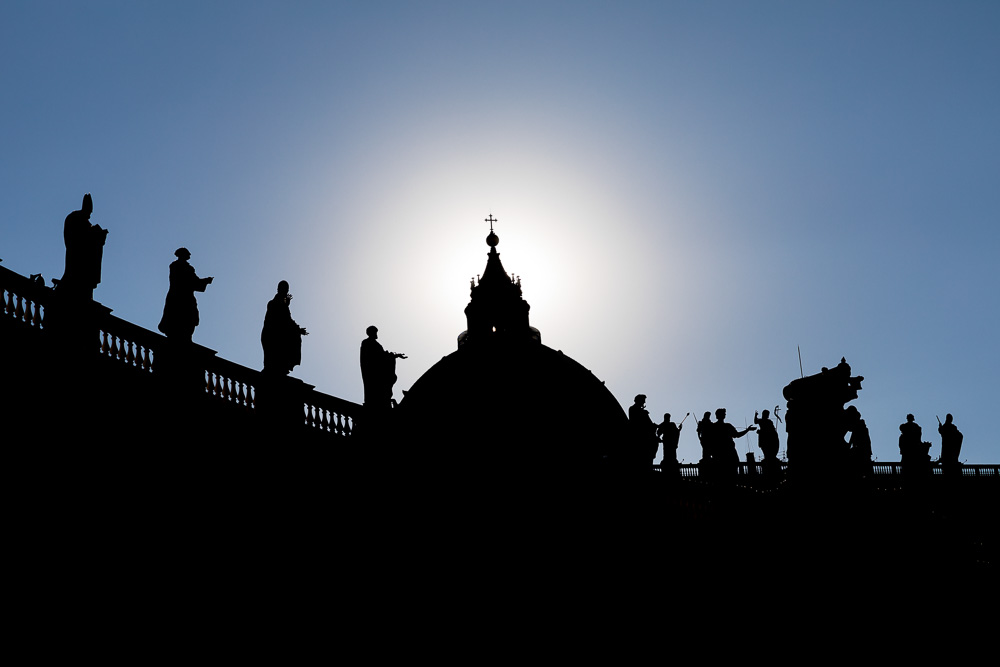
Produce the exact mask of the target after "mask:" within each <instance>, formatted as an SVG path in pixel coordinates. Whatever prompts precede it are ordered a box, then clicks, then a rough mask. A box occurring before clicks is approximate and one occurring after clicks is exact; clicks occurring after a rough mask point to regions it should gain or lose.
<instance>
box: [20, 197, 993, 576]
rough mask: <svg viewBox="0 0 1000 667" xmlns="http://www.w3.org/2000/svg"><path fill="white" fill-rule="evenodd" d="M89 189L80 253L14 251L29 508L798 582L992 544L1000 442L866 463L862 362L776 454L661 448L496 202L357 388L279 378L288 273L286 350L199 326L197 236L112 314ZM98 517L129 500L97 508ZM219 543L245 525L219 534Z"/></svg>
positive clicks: (75, 518)
mask: <svg viewBox="0 0 1000 667" xmlns="http://www.w3.org/2000/svg"><path fill="white" fill-rule="evenodd" d="M92 209H93V202H92V200H91V198H90V196H89V195H88V196H87V197H86V198H85V200H84V206H83V208H82V209H81V211H76V212H73V213H71V214H70V215H69V216H68V217H67V219H66V223H65V232H66V272H65V274H64V276H63V277H62V278H61V279H59V280H57V281H53V283H55V284H54V286H52V287H49V286H46V285H45V284H44V283H43V282H42V281H41V280H40V278H38V277H25V276H22V275H19V274H17V273H15V272H13V271H10V270H8V269H6V268H4V267H2V266H0V297H2V303H0V336H2V338H0V341H2V345H3V348H4V349H5V350H7V351H8V355H7V357H6V362H5V372H4V379H3V383H2V384H3V388H4V389H3V400H2V402H0V403H2V406H3V408H2V409H3V414H4V422H5V424H6V427H5V429H4V443H5V445H6V446H7V449H8V450H9V451H13V452H15V455H16V458H17V459H18V463H17V464H16V467H15V469H16V470H17V471H18V478H19V479H18V484H19V488H20V489H21V490H22V492H24V493H28V494H30V495H31V497H33V498H34V499H35V501H34V502H33V503H32V504H31V513H30V516H31V517H33V519H32V520H38V521H43V522H44V521H55V522H56V523H57V524H58V525H60V526H61V527H62V529H64V530H68V531H70V533H72V534H74V535H76V536H77V537H80V536H82V535H83V534H84V533H86V534H87V537H86V540H87V541H88V543H91V544H92V543H93V540H94V539H95V537H94V536H95V535H97V536H98V537H99V538H100V539H104V540H111V541H113V542H116V543H117V542H119V541H120V540H121V539H122V532H121V531H122V530H124V529H125V528H124V526H126V525H128V526H133V527H134V525H136V524H140V523H141V524H143V525H147V524H151V525H155V526H157V530H160V531H166V532H167V533H168V534H170V535H172V539H175V540H180V541H184V540H189V539H191V534H196V535H200V536H201V537H200V538H199V539H203V538H204V539H208V538H205V535H206V534H208V532H211V531H209V527H210V526H214V525H217V523H218V522H220V521H221V522H223V523H225V524H226V525H227V526H228V527H229V528H228V529H227V530H228V534H229V537H230V538H232V539H233V540H235V541H236V542H237V543H241V544H245V542H246V540H247V539H248V538H247V536H248V535H251V534H253V535H256V534H258V532H259V531H260V530H262V528H261V526H262V525H263V526H265V527H266V529H269V530H271V531H275V530H280V532H281V533H282V535H283V536H284V538H285V539H291V540H292V541H293V542H294V541H296V540H301V539H302V538H301V535H303V534H313V531H315V530H317V526H321V525H327V524H328V523H329V522H330V521H331V520H332V519H331V517H338V518H337V519H336V522H335V523H336V524H337V528H336V534H337V535H339V536H341V538H343V539H345V540H348V541H358V540H362V541H364V540H367V539H369V537H370V536H369V533H370V532H371V531H372V530H373V528H372V527H373V526H376V525H377V526H379V531H380V532H381V533H382V534H383V535H384V534H385V533H386V532H387V531H388V532H389V533H392V534H393V535H394V537H393V538H392V539H393V540H397V539H398V540H404V541H405V540H409V543H411V544H413V543H420V544H424V543H428V542H432V543H434V544H436V545H437V549H438V550H437V551H436V552H435V553H440V549H441V545H443V544H447V545H450V546H449V548H452V549H458V550H462V551H467V550H481V551H482V552H484V553H485V552H489V553H491V554H493V557H495V558H499V559H500V560H502V561H503V563H504V567H505V568H506V569H507V571H508V573H509V572H521V573H522V574H526V572H527V571H531V572H537V568H538V567H539V565H538V562H539V560H541V561H544V562H545V563H546V564H547V565H546V567H557V566H556V565H555V564H556V563H559V562H562V561H563V559H567V558H569V559H571V560H572V561H573V563H574V567H575V568H584V569H586V570H587V571H588V572H590V573H593V572H603V573H605V574H610V573H618V574H619V575H622V576H624V573H626V572H628V571H630V570H631V565H630V563H631V558H632V555H634V554H640V553H641V554H655V556H652V557H651V558H652V559H653V560H654V561H655V562H656V563H657V564H656V568H657V569H658V570H660V571H668V572H678V571H693V572H700V573H702V574H703V575H705V576H710V575H711V573H712V572H716V571H717V570H718V569H719V568H723V567H726V564H727V563H728V562H729V561H728V560H727V559H729V558H731V557H732V554H733V553H734V552H735V551H739V552H741V553H746V552H748V551H749V552H751V553H754V554H756V555H757V557H759V558H760V559H761V562H766V563H769V565H768V566H767V567H768V568H775V567H778V565H777V564H778V563H780V569H781V571H782V573H783V574H784V575H785V576H788V577H793V578H794V577H798V578H799V580H802V581H806V580H809V578H811V577H816V576H820V575H821V573H824V572H828V571H829V570H830V568H831V567H835V568H836V569H837V571H838V572H840V573H842V574H844V576H851V577H853V576H863V574H864V573H865V572H867V571H868V569H869V568H870V567H871V564H872V559H873V558H874V559H877V560H879V561H882V562H886V563H892V565H891V567H892V568H894V571H896V572H898V571H899V570H900V568H902V569H903V570H905V571H906V572H919V571H921V570H922V569H926V568H928V567H935V568H945V569H946V570H947V571H948V572H950V573H953V574H958V573H963V572H964V573H969V574H970V575H971V574H981V573H984V572H990V571H993V569H994V568H995V567H996V564H997V554H998V549H1000V539H998V535H997V532H998V531H997V528H996V527H997V525H998V521H1000V507H998V491H1000V466H998V465H964V466H963V465H961V464H958V465H957V466H955V467H952V468H947V467H946V466H942V465H940V464H933V463H931V462H930V461H929V460H926V457H925V458H924V459H921V458H920V457H919V456H916V457H914V458H913V459H912V460H909V461H906V460H904V461H903V462H896V463H872V462H871V459H870V443H868V447H869V449H868V457H867V460H866V459H865V458H864V456H861V457H860V458H859V457H858V456H857V455H856V452H858V451H861V452H862V453H863V451H864V449H863V443H862V444H860V445H857V446H855V445H851V446H850V447H849V446H848V443H847V442H845V434H846V433H847V432H851V433H852V442H853V441H854V439H855V436H856V435H857V434H858V433H861V432H862V431H861V429H860V427H859V424H860V425H861V426H862V427H863V421H862V420H860V415H859V414H858V413H857V409H856V408H852V407H845V406H846V403H848V402H849V401H851V400H853V399H855V398H857V396H858V393H857V392H858V391H859V390H860V388H861V380H862V379H863V378H861V377H860V376H852V374H851V373H852V370H851V368H850V366H849V365H848V364H847V362H846V360H841V362H840V364H838V365H836V366H834V367H833V368H830V369H824V371H823V372H822V373H820V374H817V375H815V376H810V377H807V378H801V379H794V380H793V381H791V382H790V383H789V385H788V386H787V387H786V388H785V397H786V399H787V400H788V406H787V409H788V412H787V419H786V422H787V425H786V428H787V434H788V436H787V437H788V442H789V447H788V460H787V461H779V460H778V459H777V458H776V456H775V455H773V454H767V455H766V457H765V460H764V461H762V462H759V463H758V462H756V461H755V460H754V459H753V457H752V456H751V457H749V458H748V460H747V461H739V460H735V461H733V460H731V458H730V452H729V451H728V450H725V447H723V450H725V451H720V452H717V453H716V454H714V455H713V454H712V453H711V452H709V451H708V450H709V448H708V445H707V444H705V441H703V445H704V446H705V447H706V458H705V459H703V461H702V462H701V463H699V464H687V465H679V464H676V462H674V463H673V464H671V463H670V462H669V461H668V460H667V459H668V457H667V456H665V457H664V463H663V464H660V465H654V464H653V463H652V461H651V457H650V456H649V441H648V440H643V441H642V442H640V441H639V439H637V436H636V435H635V426H634V424H632V425H630V415H627V414H626V412H625V410H624V409H623V408H622V406H621V405H620V404H619V403H618V401H617V400H616V399H615V397H614V396H613V395H612V393H611V392H610V391H609V390H608V388H607V387H606V386H605V385H604V383H603V382H601V381H600V380H599V379H598V378H597V377H596V376H595V375H594V374H593V373H592V372H591V371H590V370H588V369H587V368H586V367H585V366H584V365H582V364H581V363H579V362H577V361H575V360H573V359H571V358H569V357H568V356H567V355H565V354H563V353H562V352H561V351H559V350H557V349H553V348H550V347H548V346H546V345H545V344H543V343H542V336H541V332H539V331H538V329H536V328H534V327H532V326H531V325H530V322H529V309H530V308H529V305H528V303H527V302H526V301H525V300H524V298H523V295H522V290H521V281H520V278H516V279H515V278H514V276H513V275H512V274H508V273H507V270H506V269H505V268H504V266H503V265H502V263H501V261H500V253H499V252H498V250H497V248H498V245H499V241H500V240H499V237H498V235H497V234H496V233H495V232H494V231H493V229H492V222H494V220H493V219H492V216H491V217H490V218H489V219H488V221H490V222H491V230H490V234H489V236H488V237H487V239H486V243H487V246H488V247H489V250H488V254H487V259H486V267H485V269H484V271H483V273H482V276H481V278H480V279H479V280H478V281H473V283H472V285H471V290H470V292H471V293H470V299H469V303H468V305H467V306H466V308H465V315H466V318H467V329H466V330H465V331H463V332H461V333H460V334H459V335H458V339H457V349H456V350H455V351H454V352H452V353H451V354H449V355H447V356H446V357H444V358H443V359H441V360H440V361H439V362H437V363H436V364H434V365H433V366H431V367H430V368H429V369H427V371H426V372H425V373H424V374H423V375H422V376H421V377H420V378H419V379H418V380H417V381H416V382H414V383H413V385H412V386H411V387H409V388H408V389H405V390H403V391H402V392H401V393H402V397H401V399H400V400H398V402H397V401H396V400H395V399H394V398H393V383H394V381H395V375H394V373H393V367H394V366H393V364H394V358H395V357H399V356H402V355H398V354H395V353H391V352H386V351H384V350H382V348H381V346H380V345H379V344H378V343H377V341H376V339H377V329H375V327H370V328H369V340H368V341H366V342H365V344H363V346H362V367H363V370H364V377H365V397H366V398H365V403H364V404H363V405H359V404H357V403H354V402H351V401H347V400H344V399H341V398H337V397H334V396H330V395H327V394H324V393H322V392H321V391H318V390H317V389H316V388H315V387H313V386H310V385H308V384H306V383H304V382H302V381H301V380H298V379H296V378H293V377H290V376H288V371H289V370H290V369H291V368H292V367H293V366H294V365H295V364H297V363H298V356H297V350H296V349H295V346H296V345H297V344H299V342H298V341H299V338H298V337H300V336H301V335H304V333H305V330H304V329H301V328H300V327H298V325H296V324H295V323H294V321H292V320H291V317H290V313H289V311H288V301H289V300H290V295H289V294H288V285H287V283H285V284H283V285H279V287H278V294H277V295H276V296H275V299H274V300H273V301H272V303H271V304H269V305H268V317H269V322H270V324H269V325H268V326H269V327H271V329H270V331H271V332H272V333H270V334H267V335H266V336H265V337H264V339H265V340H267V341H271V342H267V343H265V344H266V345H277V346H281V345H288V346H290V351H287V352H286V351H284V350H283V349H282V348H280V347H274V348H271V351H270V352H268V353H267V354H268V355H269V358H271V359H274V360H276V361H274V362H273V363H270V367H271V368H270V370H267V369H265V371H261V370H256V369H250V368H247V367H245V366H241V365H239V364H236V363H233V362H231V361H228V360H226V359H224V358H222V357H220V356H218V354H217V352H216V351H214V350H210V349H208V348H205V347H203V346H201V345H198V344H197V343H194V342H192V341H191V335H190V332H191V331H192V330H193V327H194V326H195V325H196V324H197V307H196V301H195V297H194V296H193V292H194V291H199V290H204V289H205V288H206V287H207V286H208V284H209V283H210V282H211V278H206V279H202V278H198V277H197V276H196V275H195V273H194V269H193V268H191V267H190V265H188V264H187V259H188V258H190V256H191V253H190V252H188V251H187V250H185V249H183V248H181V249H178V251H177V253H176V254H177V257H178V260H177V262H175V263H174V265H171V294H172V295H173V296H171V297H169V298H168V307H166V308H165V309H164V322H163V323H161V329H162V330H164V331H166V332H167V334H168V335H161V334H160V333H157V332H154V331H150V330H148V329H145V328H143V327H141V326H138V325H136V324H133V323H131V322H128V321H126V320H123V319H120V318H117V317H115V316H113V315H112V314H111V309H110V308H108V307H106V306H104V305H102V304H101V303H99V302H97V301H94V299H93V291H94V288H95V287H96V286H97V284H98V283H99V282H100V263H101V252H103V246H104V242H105V237H106V236H107V231H106V230H102V229H100V228H99V227H97V226H96V225H91V224H90V223H89V217H90V212H91V211H92ZM175 265H176V267H177V268H176V271H175V268H174V267H175ZM175 273H176V275H177V278H176V283H175V279H174V275H175ZM192 309H193V310H192ZM171 318H174V319H171ZM282 327H284V328H282ZM273 341H278V342H273ZM638 398H639V397H637V399H638ZM638 404H639V401H638V400H637V405H638ZM431 415H432V416H433V427H432V428H422V427H421V424H423V423H424V422H426V420H427V419H428V416H431ZM579 415H584V416H585V423H581V422H580V420H579V419H578V416H579ZM632 417H633V419H632V422H634V421H635V418H634V415H632ZM723 419H724V414H723V415H722V417H720V418H719V423H722V420H723ZM764 419H765V420H766V419H767V415H766V414H765V415H764ZM702 423H703V424H705V428H706V429H707V428H708V426H709V425H712V424H711V423H710V422H708V421H707V420H706V421H703V422H702ZM949 424H950V420H949ZM699 428H701V424H700V425H699ZM643 437H645V436H643ZM654 437H655V436H654ZM723 440H724V438H723ZM917 441H918V442H917V444H919V438H918V439H917ZM901 443H902V441H901ZM855 444H857V443H855ZM901 446H902V445H901ZM653 451H654V452H655V444H654V450H653ZM851 452H855V454H852V453H851ZM924 454H926V451H924ZM345 507H351V508H356V509H355V510H352V511H351V512H350V513H348V514H344V513H343V508H345ZM95 515H100V516H103V517H107V516H113V517H118V519H120V520H121V522H119V521H118V520H105V521H103V522H102V523H101V525H100V526H99V527H98V528H97V529H95V531H91V532H87V530H86V529H84V528H83V526H85V525H87V521H88V520H89V519H88V517H93V516H95ZM279 517H280V519H279ZM750 517H753V519H751V518H750ZM181 524H183V525H184V526H185V529H184V530H180V529H178V528H177V526H179V525H181ZM171 527H172V528H171ZM131 529H132V528H129V530H131ZM324 530H325V529H324ZM191 531H193V533H192V532H191ZM297 531H299V532H297ZM295 536H298V537H295ZM383 539H384V538H383ZM209 542H210V543H212V544H214V545H215V547H217V548H227V549H228V548H230V547H229V546H226V545H227V544H228V543H226V542H225V540H224V539H222V538H220V537H219V536H217V535H213V536H212V537H211V538H210V539H209ZM526 550H527V551H526ZM526 552H530V553H531V554H533V555H532V556H531V558H530V559H528V560H530V562H531V563H532V564H530V565H529V564H527V563H528V561H526V560H525V559H526V556H525V553H526ZM859 554H866V556H865V557H863V558H862V557H861V556H859ZM359 560H364V559H359ZM435 562H437V561H435ZM357 566H358V567H362V565H361V564H360V562H359V563H358V564H357ZM453 566H454V567H455V568H459V569H461V568H465V567H468V564H467V563H466V564H453ZM434 567H435V568H439V567H440V564H438V565H435V566H434ZM521 568H524V570H522V569H521ZM438 573H439V574H440V570H438Z"/></svg>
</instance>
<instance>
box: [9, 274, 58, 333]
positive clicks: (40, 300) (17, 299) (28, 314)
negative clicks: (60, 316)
mask: <svg viewBox="0 0 1000 667" xmlns="http://www.w3.org/2000/svg"><path fill="white" fill-rule="evenodd" d="M50 294H51V289H49V288H47V287H45V283H44V282H41V281H38V282H36V281H34V280H32V279H30V278H25V277H24V276H22V275H20V274H19V273H14V272H13V271H11V270H10V269H8V268H5V267H2V266H0V317H3V318H5V319H6V320H7V321H10V322H20V323H21V324H23V325H24V326H27V327H30V328H33V329H36V330H39V331H40V330H42V329H43V328H45V307H46V305H47V304H46V302H47V301H48V298H49V295H50Z"/></svg>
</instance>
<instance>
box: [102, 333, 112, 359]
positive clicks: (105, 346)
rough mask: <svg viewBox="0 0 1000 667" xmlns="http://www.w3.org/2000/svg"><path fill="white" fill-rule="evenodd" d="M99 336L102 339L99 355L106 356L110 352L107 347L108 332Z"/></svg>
mask: <svg viewBox="0 0 1000 667" xmlns="http://www.w3.org/2000/svg"><path fill="white" fill-rule="evenodd" d="M101 335H102V338H103V341H102V342H101V354H102V355H106V354H108V352H110V351H111V348H110V347H108V332H107V331H102V332H101Z"/></svg>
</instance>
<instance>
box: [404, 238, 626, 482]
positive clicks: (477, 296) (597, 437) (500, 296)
mask: <svg viewBox="0 0 1000 667" xmlns="http://www.w3.org/2000/svg"><path fill="white" fill-rule="evenodd" d="M491 241H492V243H491ZM497 242H498V239H497V238H496V235H495V234H492V233H491V235H490V237H489V238H488V239H487V243H488V245H490V252H489V254H488V256H487V257H488V259H487V264H486V269H485V271H484V272H483V275H482V278H481V279H480V280H479V283H478V284H473V286H472V290H471V299H470V302H469V305H468V306H467V307H466V309H465V313H466V317H467V319H468V330H467V331H465V332H463V333H462V334H461V335H460V336H459V340H458V350H457V351H456V352H453V353H452V354H450V355H448V356H446V357H444V358H443V359H441V361H439V362H438V363H436V364H434V366H432V367H431V368H430V369H429V370H428V371H427V372H426V373H424V374H423V375H422V376H421V377H420V378H419V379H418V380H417V381H416V382H415V383H414V384H413V386H412V387H411V388H410V389H409V390H408V391H406V392H404V398H403V400H402V401H401V402H400V404H399V409H398V411H397V417H398V421H397V427H399V428H400V429H401V430H400V433H399V438H400V439H402V440H403V441H404V443H403V444H402V445H401V446H402V448H403V449H404V450H405V453H404V454H403V456H404V457H412V460H413V462H414V463H419V462H428V463H430V464H431V465H433V466H445V467H447V468H453V467H457V468H466V467H470V466H471V467H479V466H487V467H488V469H490V470H507V471H520V472H525V473H529V474H530V473H531V472H533V471H541V470H551V469H552V468H560V469H561V468H576V467H579V466H596V465H598V464H600V463H601V462H602V461H603V460H604V458H605V457H606V456H609V455H613V451H612V449H613V448H614V447H615V446H616V445H617V444H618V443H619V441H621V440H622V438H623V437H624V434H625V433H626V429H627V425H628V418H627V416H626V414H625V411H624V410H623V409H622V407H621V405H620V404H619V403H618V401H617V400H616V399H615V397H614V396H613V395H612V394H611V392H610V391H608V389H607V387H605V386H604V383H602V382H601V381H600V380H598V379H597V377H596V376H594V374H593V373H592V372H591V371H589V370H588V369H587V368H585V367H584V366H582V365H581V364H579V363H577V362H576V361H574V360H573V359H571V358H570V357H568V356H566V355H565V354H563V353H562V352H561V351H556V350H553V349H551V348H549V347H546V346H545V345H542V344H541V335H540V333H539V332H538V330H537V329H535V328H533V327H531V326H530V325H529V323H528V310H529V306H528V303H527V302H525V301H524V299H523V298H522V295H521V284H520V280H518V281H516V282H515V281H514V279H513V278H512V277H511V276H509V275H508V274H507V273H506V271H504V268H503V265H502V264H501V263H500V255H499V253H497V251H496V244H497ZM407 434H414V435H419V437H416V438H413V437H409V438H408V435H407ZM407 439H409V441H410V442H409V444H406V443H405V441H406V440H407ZM418 443H419V444H418ZM484 470H485V469H484Z"/></svg>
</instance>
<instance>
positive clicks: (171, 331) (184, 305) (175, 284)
mask: <svg viewBox="0 0 1000 667" xmlns="http://www.w3.org/2000/svg"><path fill="white" fill-rule="evenodd" d="M174 255H175V256H176V257H177V259H176V260H174V261H173V262H171V263H170V289H168V290H167V299H166V302H165V303H164V304H163V317H162V318H160V324H159V325H158V326H157V328H158V329H159V330H160V332H162V333H163V334H164V335H165V336H167V337H168V338H176V339H178V340H184V341H188V342H190V341H191V337H192V336H193V335H194V329H195V327H196V326H198V321H199V320H198V301H197V299H195V298H194V293H195V292H204V291H205V288H206V287H207V286H208V285H211V284H212V280H213V278H199V277H198V276H197V275H196V274H195V272H194V267H193V266H191V265H190V264H188V260H189V259H191V253H190V251H188V249H187V248H178V249H177V250H176V251H174Z"/></svg>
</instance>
